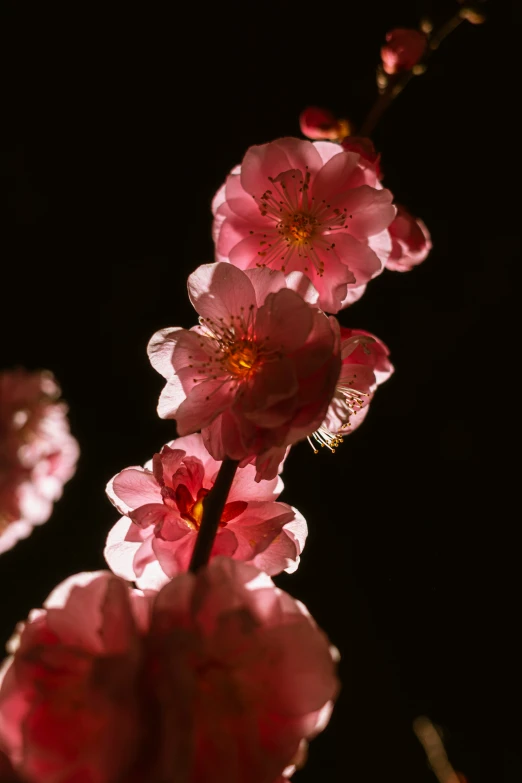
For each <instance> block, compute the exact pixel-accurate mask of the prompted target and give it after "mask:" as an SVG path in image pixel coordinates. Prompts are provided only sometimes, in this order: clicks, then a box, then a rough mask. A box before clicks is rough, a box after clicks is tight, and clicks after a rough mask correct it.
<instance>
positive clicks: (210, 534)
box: [189, 457, 239, 574]
mask: <svg viewBox="0 0 522 783" xmlns="http://www.w3.org/2000/svg"><path fill="white" fill-rule="evenodd" d="M238 465H239V462H237V460H233V459H228V458H227V457H225V459H224V460H223V462H222V463H221V467H220V469H219V472H218V474H217V478H216V481H215V483H214V486H213V487H212V489H211V490H210V492H209V493H208V495H207V496H206V498H205V500H204V501H203V516H202V519H201V525H200V527H199V532H198V537H197V538H196V545H195V547H194V552H193V553H192V559H191V561H190V565H189V571H191V572H192V573H193V574H194V573H196V571H197V570H198V569H199V568H201V566H204V565H206V564H207V563H208V560H209V557H210V553H211V551H212V546H213V544H214V539H215V537H216V533H217V529H218V526H219V520H220V519H221V514H222V513H223V508H224V507H225V503H226V502H227V497H228V494H229V492H230V487H231V486H232V482H233V481H234V476H235V475H236V470H237V466H238Z"/></svg>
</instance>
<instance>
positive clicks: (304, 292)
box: [286, 271, 319, 305]
mask: <svg viewBox="0 0 522 783" xmlns="http://www.w3.org/2000/svg"><path fill="white" fill-rule="evenodd" d="M286 287H287V288H289V289H290V290H291V291H295V292H296V293H297V294H299V296H300V297H301V299H304V301H305V302H308V304H311V305H317V302H318V299H319V292H318V291H317V288H316V287H315V286H314V285H313V283H312V281H311V280H310V278H309V277H308V276H307V275H305V274H304V273H303V272H300V271H295V272H290V274H289V275H286Z"/></svg>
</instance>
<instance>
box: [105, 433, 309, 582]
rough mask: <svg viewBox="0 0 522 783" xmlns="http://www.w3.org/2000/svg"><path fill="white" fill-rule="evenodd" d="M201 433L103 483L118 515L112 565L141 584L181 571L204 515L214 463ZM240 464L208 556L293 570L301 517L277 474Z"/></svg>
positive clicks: (109, 554) (271, 570) (302, 531)
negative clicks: (267, 475) (284, 496)
mask: <svg viewBox="0 0 522 783" xmlns="http://www.w3.org/2000/svg"><path fill="white" fill-rule="evenodd" d="M220 464H221V463H219V462H217V461H216V460H215V459H213V457H211V456H210V454H209V453H208V451H207V450H206V448H205V446H204V444H203V439H202V437H201V435H200V434H195V435H187V436H186V437H184V438H178V439H177V440H174V441H172V442H171V443H169V444H168V445H167V446H164V447H163V448H162V450H161V452H160V453H159V454H155V455H154V457H153V459H152V460H151V462H149V463H148V464H147V465H146V466H145V468H141V467H133V468H126V469H125V470H123V471H122V472H121V473H118V475H117V476H114V478H113V479H111V481H110V482H109V484H108V485H107V495H108V497H109V499H110V500H111V502H112V503H113V504H114V505H115V506H116V508H117V509H118V511H120V513H121V514H124V516H123V517H122V518H121V519H120V520H119V522H117V523H116V525H115V526H114V527H113V528H112V530H111V531H110V533H109V537H108V539H107V546H106V548H105V557H106V560H107V562H108V564H109V566H110V568H111V569H112V570H113V571H114V572H115V573H116V574H118V575H119V576H122V577H123V578H124V579H128V580H129V581H136V583H137V585H138V587H139V588H141V589H146V588H150V587H152V588H157V587H160V586H162V585H163V584H166V582H168V581H169V579H171V578H172V577H173V576H175V575H176V574H178V573H180V572H183V571H187V570H188V567H189V564H190V559H191V556H192V552H193V550H194V545H195V542H196V538H197V535H198V532H199V528H200V524H201V519H202V515H203V501H204V499H205V497H206V496H207V494H208V492H209V491H210V490H211V489H212V487H213V486H214V482H215V480H216V476H217V473H218V470H219V467H220ZM255 474H256V471H255V468H254V466H253V465H246V466H245V467H243V468H240V469H239V470H238V471H237V472H236V474H235V477H234V480H233V482H232V486H231V489H230V493H229V495H228V498H227V502H226V505H225V507H224V509H223V513H222V515H221V520H220V523H219V529H218V532H217V535H216V538H215V541H214V547H213V550H212V554H211V557H214V556H215V555H227V556H229V557H233V558H234V559H236V560H245V561H248V562H250V563H252V564H253V565H255V566H256V567H257V568H259V569H260V570H261V571H265V572H266V573H267V574H270V575H272V574H278V573H280V572H281V571H283V570H286V571H288V572H292V571H295V570H296V568H297V566H298V564H299V555H300V553H301V551H302V549H303V546H304V542H305V540H306V536H307V532H308V531H307V527H306V521H305V520H304V518H303V517H302V516H301V514H300V513H299V512H298V511H297V510H296V509H294V508H292V507H291V506H289V505H287V504H286V503H278V502H276V501H277V498H278V497H279V495H280V494H281V492H282V490H283V482H282V480H281V478H280V477H279V476H277V477H276V478H273V479H271V480H270V481H262V482H260V483H256V482H255Z"/></svg>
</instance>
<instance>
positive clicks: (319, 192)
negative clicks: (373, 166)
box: [314, 147, 359, 206]
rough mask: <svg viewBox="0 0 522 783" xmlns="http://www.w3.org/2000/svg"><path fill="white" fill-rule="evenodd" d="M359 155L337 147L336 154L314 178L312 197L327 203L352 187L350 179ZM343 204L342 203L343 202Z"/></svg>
mask: <svg viewBox="0 0 522 783" xmlns="http://www.w3.org/2000/svg"><path fill="white" fill-rule="evenodd" d="M358 162H359V156H358V155H355V154H354V153H353V152H343V151H342V148H341V147H339V148H338V154H337V155H334V156H333V157H332V158H330V160H329V161H328V162H327V163H325V165H324V166H323V167H322V168H321V170H320V171H319V173H318V174H317V176H316V178H315V180H314V198H315V200H316V202H319V201H323V200H325V201H326V202H327V203H328V204H330V203H332V200H333V199H334V198H335V197H336V196H338V195H340V194H341V193H342V194H344V192H345V191H346V190H347V189H348V188H351V187H353V185H352V183H351V182H350V179H351V177H352V175H353V173H354V172H355V171H356V169H357V164H358ZM343 206H344V204H343Z"/></svg>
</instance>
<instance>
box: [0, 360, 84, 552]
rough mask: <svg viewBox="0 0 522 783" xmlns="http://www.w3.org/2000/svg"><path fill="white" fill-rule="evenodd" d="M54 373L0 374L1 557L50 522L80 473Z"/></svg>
mask: <svg viewBox="0 0 522 783" xmlns="http://www.w3.org/2000/svg"><path fill="white" fill-rule="evenodd" d="M59 396H60V389H59V387H58V385H57V383H56V381H55V379H54V378H53V376H52V374H51V373H49V372H42V371H37V372H28V371H26V370H22V369H17V370H11V371H4V372H1V373H0V553H2V552H5V551H7V550H8V549H11V547H13V546H14V545H15V544H16V542H17V541H19V540H20V539H21V538H26V537H27V536H28V535H29V534H30V533H31V531H32V529H33V527H34V526H35V525H41V524H42V523H43V522H46V521H47V520H48V519H49V517H50V515H51V512H52V509H53V504H54V502H55V501H56V500H58V498H60V497H61V494H62V489H63V485H64V484H65V482H67V481H68V480H69V479H70V478H71V476H73V474H74V471H75V469H76V461H77V459H78V454H79V449H78V443H77V442H76V440H75V439H74V438H73V437H72V435H71V434H70V432H69V424H68V421H67V407H66V405H65V404H64V403H63V402H58V398H59Z"/></svg>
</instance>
